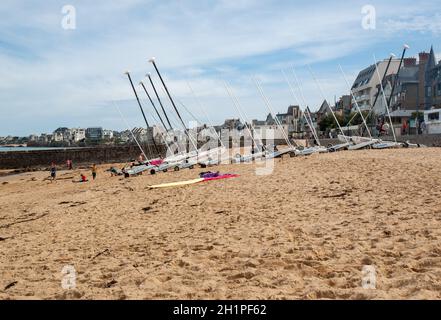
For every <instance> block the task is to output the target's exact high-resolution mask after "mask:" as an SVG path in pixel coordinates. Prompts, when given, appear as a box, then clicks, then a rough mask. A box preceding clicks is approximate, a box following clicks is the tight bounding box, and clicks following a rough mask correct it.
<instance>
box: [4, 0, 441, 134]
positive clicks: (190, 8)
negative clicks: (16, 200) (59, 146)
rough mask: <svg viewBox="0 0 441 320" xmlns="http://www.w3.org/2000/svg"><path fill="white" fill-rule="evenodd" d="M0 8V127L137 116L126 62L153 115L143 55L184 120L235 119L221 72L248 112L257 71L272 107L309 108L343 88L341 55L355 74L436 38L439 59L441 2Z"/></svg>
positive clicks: (209, 1) (230, 1) (253, 115)
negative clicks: (152, 61) (405, 47)
mask: <svg viewBox="0 0 441 320" xmlns="http://www.w3.org/2000/svg"><path fill="white" fill-rule="evenodd" d="M66 6H68V7H66ZM366 6H369V7H366ZM63 8H65V9H66V8H67V9H69V8H74V9H75V12H74V13H75V17H73V16H72V13H73V11H72V10H70V11H64V10H63ZM366 8H370V9H372V8H374V9H375V19H370V20H367V14H368V13H372V11H369V12H366V11H365V10H366ZM0 17H1V19H0V120H1V122H0V136H6V135H18V136H27V135H30V134H40V133H45V132H52V131H53V130H55V129H56V128H58V127H62V126H65V127H71V128H73V127H91V126H100V127H104V128H107V129H113V130H125V129H127V124H128V126H129V127H134V126H139V127H141V126H145V124H144V121H143V118H142V116H141V113H140V111H139V107H138V105H137V103H136V100H134V95H133V91H132V89H131V87H130V84H129V82H128V79H127V77H126V76H125V75H124V71H126V70H128V71H130V73H131V75H132V78H133V80H134V84H135V86H136V89H137V90H138V94H139V96H140V97H141V100H142V101H141V102H142V103H143V106H144V108H145V110H146V113H147V117H148V120H149V121H150V124H155V123H157V122H158V119H156V118H155V117H154V115H153V109H152V107H151V105H150V104H148V103H147V102H148V101H146V96H145V94H144V93H143V92H142V91H141V89H140V87H139V85H138V83H139V81H141V80H145V75H146V73H148V72H151V73H152V76H153V81H155V83H156V84H157V85H158V88H159V87H160V85H159V80H158V77H157V76H156V74H155V72H154V69H153V68H152V65H151V64H150V63H149V62H148V59H149V58H151V57H155V58H156V63H157V66H158V68H159V70H160V71H161V73H162V75H163V77H164V80H165V81H166V83H167V85H168V88H169V89H170V92H171V94H172V95H173V97H174V98H175V100H176V101H177V106H178V108H179V110H180V111H181V113H182V116H183V118H184V120H185V121H186V122H188V121H191V120H193V116H191V115H190V114H192V115H194V116H195V118H196V119H197V120H199V121H201V122H208V119H209V120H210V122H212V123H214V124H220V123H223V120H224V119H225V118H238V117H239V116H238V112H237V110H236V109H235V107H234V105H233V103H232V101H231V98H230V97H229V95H228V93H227V91H226V90H225V82H227V83H228V84H229V85H230V86H231V88H232V90H233V92H234V94H235V95H236V96H237V98H238V100H239V101H240V104H241V107H242V108H243V110H244V114H245V115H246V117H247V118H249V119H264V118H265V117H266V115H267V114H268V113H269V111H268V108H267V107H266V105H265V103H264V101H263V99H262V97H261V95H260V93H259V91H258V89H257V88H256V85H255V83H254V80H253V79H254V78H256V79H258V81H259V82H260V83H261V85H262V88H263V91H264V93H265V95H266V96H267V98H268V100H269V101H270V104H271V107H272V109H273V110H274V111H275V112H285V111H286V109H287V107H288V106H289V105H292V104H296V105H298V104H300V106H301V107H302V108H304V107H305V105H309V106H310V108H311V109H312V110H316V109H318V108H319V107H320V104H321V102H322V101H323V99H324V98H326V99H328V100H329V101H331V102H333V101H334V99H335V97H337V98H338V97H339V96H341V95H343V94H348V93H349V88H348V85H347V83H346V82H345V79H344V76H343V75H342V73H341V71H340V69H339V65H341V66H342V69H343V70H344V72H345V76H346V77H347V79H348V82H349V83H350V84H352V82H353V81H354V79H355V77H356V76H357V74H358V72H359V71H360V70H361V69H363V68H365V67H368V66H369V65H371V64H372V63H373V62H374V56H375V57H376V58H377V59H386V58H388V56H389V54H390V53H391V52H392V53H395V54H396V55H398V56H399V55H400V54H401V52H402V48H403V44H405V43H406V44H408V45H409V46H410V49H409V51H408V53H407V56H417V55H418V53H419V52H421V51H428V50H429V49H430V46H431V45H433V46H434V50H435V52H436V53H437V58H438V60H441V55H440V54H438V53H441V41H440V40H441V13H439V1H424V0H422V1H414V0H412V1H408V0H401V1H397V0H390V1H388V2H385V1H377V0H371V1H358V0H355V1H332V3H330V1H322V0H318V1H294V0H290V1H287V0H286V1H283V0H279V1H275V0H256V1H253V0H217V1H215V0H200V1H190V0H188V1H184V0H181V1H178V0H176V1H168V0H161V1H159V0H125V1H106V0H94V1H86V0H46V1H36V0H27V1H24V0H2V1H1V2H0ZM68 18H71V19H68ZM73 21H74V22H75V23H74V24H73V23H72V22H73ZM372 21H375V25H374V24H372ZM66 22H68V23H67V24H66ZM69 22H70V24H69ZM366 22H370V24H369V26H370V27H369V28H366ZM66 26H67V27H66ZM282 70H283V71H284V72H285V74H286V75H287V77H288V78H289V79H290V81H291V83H292V84H293V86H294V87H295V88H294V93H295V95H296V96H297V97H298V98H299V100H300V101H297V100H296V99H295V97H294V96H293V94H292V92H291V91H290V88H289V86H288V84H287V82H286V81H285V78H284V75H283V73H282ZM293 70H294V71H295V73H296V75H297V78H298V79H299V84H300V88H299V87H297V86H296V82H295V80H294V79H295V78H294V72H293ZM314 78H315V79H316V80H317V82H318V84H319V86H318V85H317V82H316V81H315V80H314ZM189 84H190V86H191V87H192V89H193V91H194V94H193V93H192V90H191V89H190V87H189ZM147 88H148V89H149V90H150V89H151V88H150V87H149V86H147ZM319 88H321V89H322V90H319ZM150 93H151V94H153V92H152V91H151V90H150ZM159 94H160V96H161V99H162V101H163V103H164V105H165V108H166V110H167V111H168V112H169V113H170V117H171V119H172V121H173V123H174V125H175V126H176V127H177V126H178V124H177V121H176V116H175V115H174V114H173V113H172V109H171V104H170V103H169V101H168V100H167V99H166V96H165V94H164V92H163V90H161V89H159ZM302 95H303V96H304V99H302V98H301V97H302ZM182 104H183V105H185V108H184V107H183V105H182ZM118 107H119V108H120V110H121V112H122V115H123V117H121V115H120V113H119V112H118V109H117V108H118ZM187 110H188V111H189V112H187Z"/></svg>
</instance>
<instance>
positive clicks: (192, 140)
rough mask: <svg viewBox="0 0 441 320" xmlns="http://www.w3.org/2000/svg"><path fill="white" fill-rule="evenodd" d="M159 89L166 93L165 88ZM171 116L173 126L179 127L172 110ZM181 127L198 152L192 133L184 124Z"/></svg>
mask: <svg viewBox="0 0 441 320" xmlns="http://www.w3.org/2000/svg"><path fill="white" fill-rule="evenodd" d="M161 89H162V92H163V93H164V94H167V93H166V92H165V89H164V88H162V87H161ZM172 117H173V119H174V121H173V123H174V124H175V128H176V127H179V126H180V125H179V119H178V118H176V115H175V114H174V113H173V112H172ZM196 122H198V121H197V120H196ZM176 123H177V124H178V125H177V126H176ZM183 129H184V130H185V131H184V133H185V134H186V136H187V137H188V139H189V141H190V143H191V144H192V146H193V148H195V150H196V152H198V151H197V150H198V148H197V147H196V146H197V141H196V142H195V140H194V137H193V135H191V134H190V130H189V129H187V127H185V126H184V128H183Z"/></svg>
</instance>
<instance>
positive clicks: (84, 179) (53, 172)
mask: <svg viewBox="0 0 441 320" xmlns="http://www.w3.org/2000/svg"><path fill="white" fill-rule="evenodd" d="M66 166H67V168H68V170H73V164H72V160H67V161H66ZM90 169H91V173H92V179H93V180H95V179H96V175H97V167H96V164H95V163H94V164H93V165H92V167H91V168H90ZM50 173H51V182H54V181H55V180H56V179H57V165H56V164H55V162H52V163H51V168H50ZM87 181H89V180H88V179H87V177H86V176H85V175H84V174H83V173H80V181H73V182H87Z"/></svg>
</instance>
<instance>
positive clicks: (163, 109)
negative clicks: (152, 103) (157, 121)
mask: <svg viewBox="0 0 441 320" xmlns="http://www.w3.org/2000/svg"><path fill="white" fill-rule="evenodd" d="M146 76H147V77H148V78H149V80H150V84H151V85H152V88H153V91H154V92H155V95H156V99H158V102H159V105H160V106H161V109H162V112H163V113H164V115H165V119H166V120H167V123H168V125H169V128H170V129H169V130H173V127H172V125H171V123H170V120H169V118H168V116H167V113H166V112H165V108H164V106H163V104H162V101H161V98H159V94H158V91H156V87H155V84H154V83H153V80H152V76H151V74H150V73H147V74H146ZM164 128H165V129H166V130H167V127H166V126H165V125H164Z"/></svg>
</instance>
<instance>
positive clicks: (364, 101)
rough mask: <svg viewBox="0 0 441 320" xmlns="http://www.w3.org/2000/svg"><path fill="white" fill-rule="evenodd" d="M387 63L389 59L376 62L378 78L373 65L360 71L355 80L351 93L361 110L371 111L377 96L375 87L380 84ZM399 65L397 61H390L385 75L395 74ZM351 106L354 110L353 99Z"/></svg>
mask: <svg viewBox="0 0 441 320" xmlns="http://www.w3.org/2000/svg"><path fill="white" fill-rule="evenodd" d="M388 62H389V59H386V60H383V61H380V62H377V68H378V73H379V75H380V76H378V74H377V71H376V69H377V68H375V65H374V64H373V65H371V66H369V67H367V68H366V69H364V70H362V71H360V73H359V74H358V76H357V79H355V81H354V84H353V85H352V92H353V94H354V97H355V100H356V101H357V103H358V106H359V107H360V109H361V110H370V109H371V107H372V104H373V103H374V100H375V96H376V94H377V86H379V84H380V82H381V78H382V77H383V75H384V72H385V71H386V67H387V64H388ZM399 65H400V60H399V59H392V61H391V64H390V66H389V69H388V72H387V75H391V74H397V71H398V67H399ZM379 78H380V79H379ZM352 104H353V108H356V106H355V101H354V99H352ZM354 110H356V109H354Z"/></svg>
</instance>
